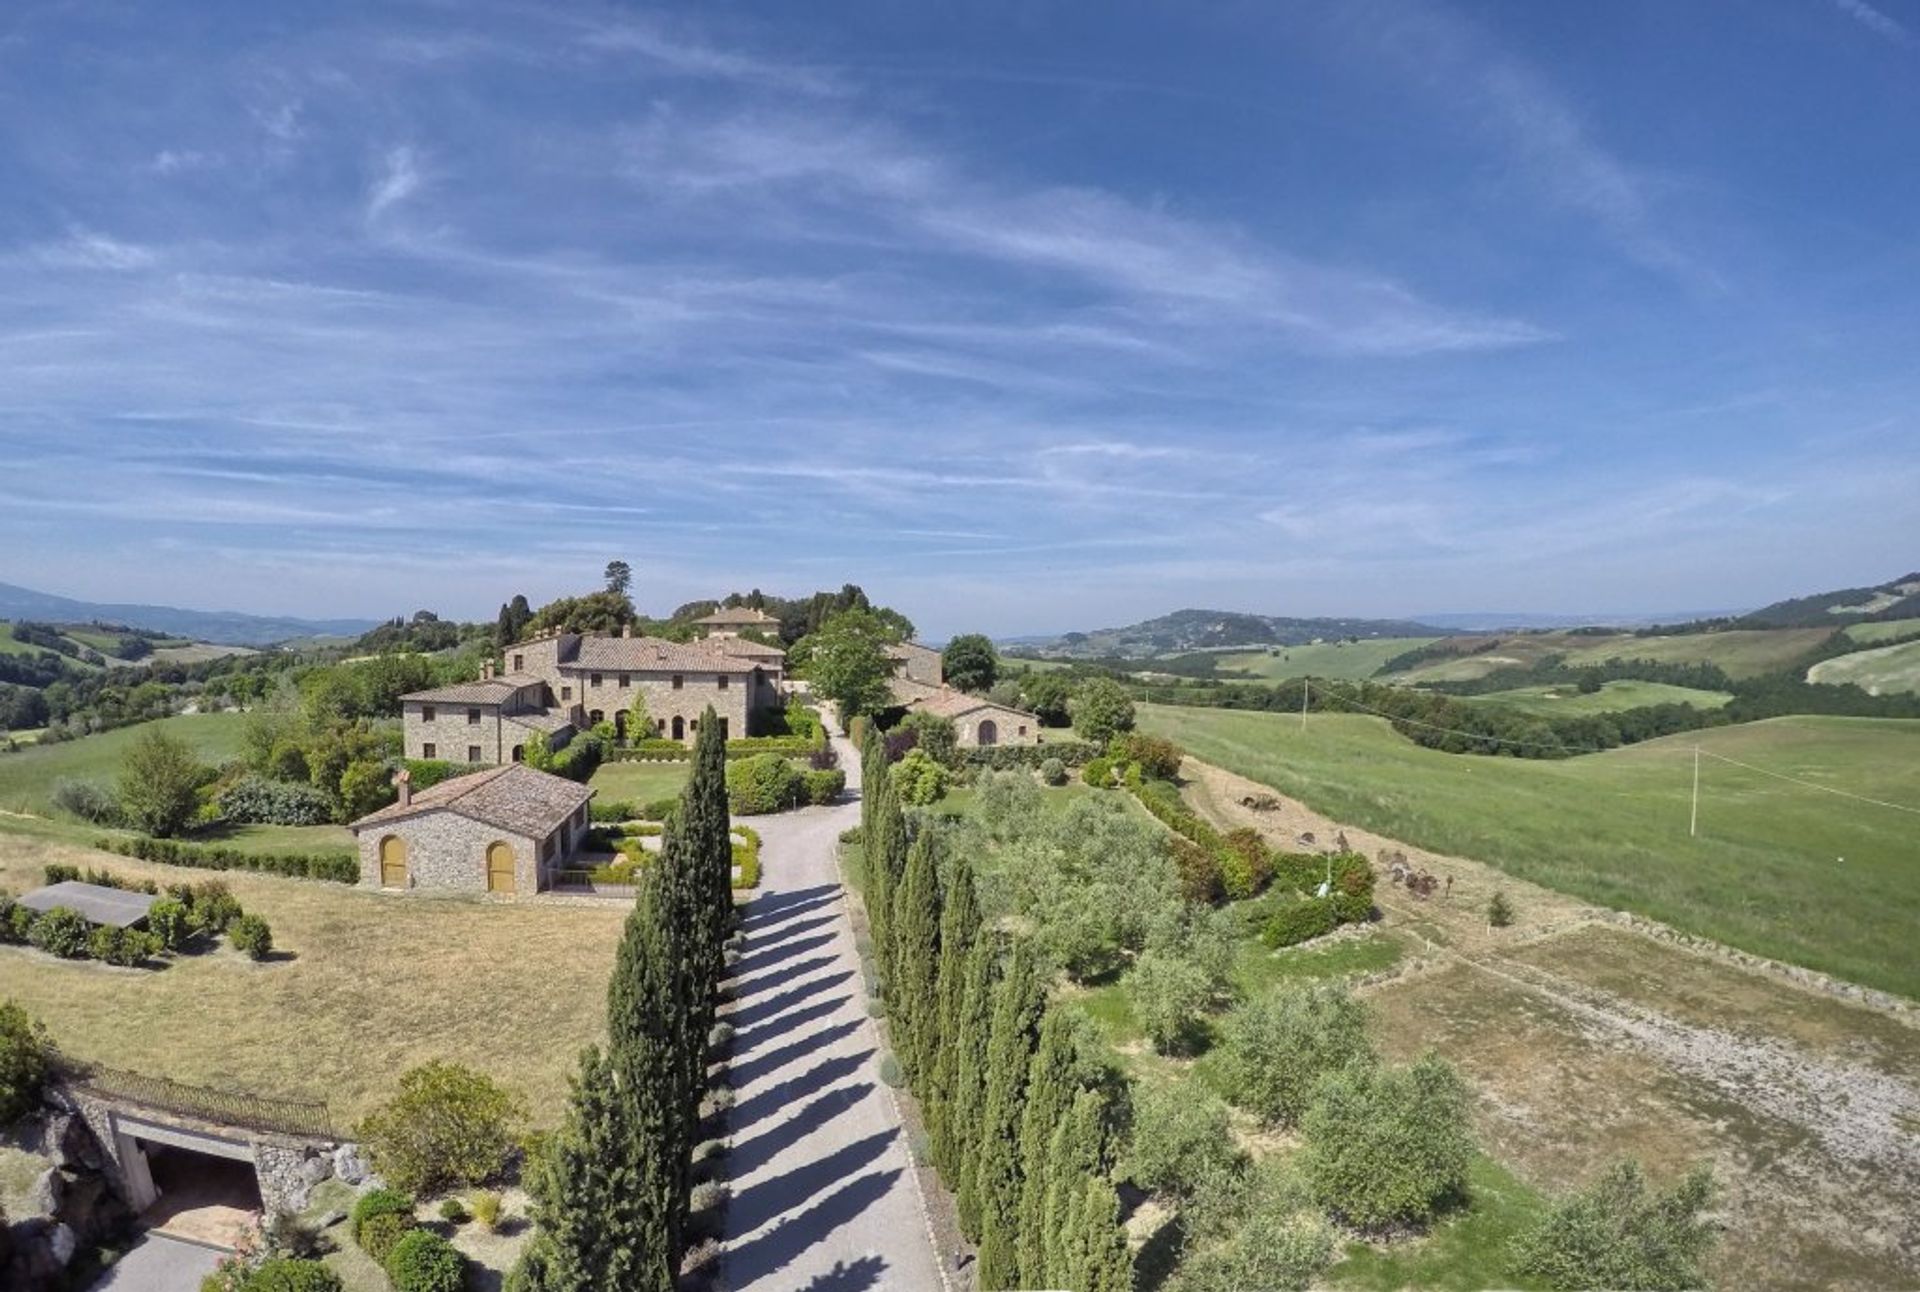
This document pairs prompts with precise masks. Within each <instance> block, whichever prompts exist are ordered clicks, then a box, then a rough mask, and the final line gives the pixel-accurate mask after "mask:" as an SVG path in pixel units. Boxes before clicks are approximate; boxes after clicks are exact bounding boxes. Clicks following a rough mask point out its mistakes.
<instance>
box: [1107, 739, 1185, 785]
mask: <svg viewBox="0 0 1920 1292" xmlns="http://www.w3.org/2000/svg"><path fill="white" fill-rule="evenodd" d="M1110 752H1111V753H1112V754H1113V756H1114V757H1115V758H1117V759H1119V760H1120V761H1122V762H1128V763H1138V764H1139V765H1140V770H1141V772H1142V773H1143V774H1145V775H1147V776H1150V777H1152V778H1153V779H1155V780H1161V781H1171V780H1177V779H1178V778H1179V776H1180V762H1181V760H1182V759H1184V758H1185V757H1186V756H1187V751H1186V750H1184V749H1182V748H1180V746H1178V745H1176V744H1174V743H1173V742H1172V741H1171V740H1168V739H1167V738H1166V737H1164V736H1149V735H1146V734H1145V733H1144V732H1139V731H1131V732H1128V733H1127V734H1126V735H1124V736H1118V737H1116V738H1115V739H1114V742H1113V747H1112V749H1111V750H1110Z"/></svg>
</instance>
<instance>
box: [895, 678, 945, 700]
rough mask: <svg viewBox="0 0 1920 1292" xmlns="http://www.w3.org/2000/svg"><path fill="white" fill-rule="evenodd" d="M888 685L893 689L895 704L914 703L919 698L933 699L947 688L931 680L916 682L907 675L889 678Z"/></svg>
mask: <svg viewBox="0 0 1920 1292" xmlns="http://www.w3.org/2000/svg"><path fill="white" fill-rule="evenodd" d="M887 686H888V687H889V688H890V689H891V690H892V691H893V702H894V703H895V704H913V703H914V702H915V701H918V700H927V699H931V698H932V697H934V696H936V695H938V694H940V692H941V691H942V690H944V689H945V688H943V687H938V686H935V685H934V684H933V683H931V682H916V681H914V680H913V679H912V678H910V677H907V676H905V675H902V676H900V677H890V678H888V679H887Z"/></svg>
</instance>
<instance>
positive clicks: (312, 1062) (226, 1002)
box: [0, 834, 626, 1126]
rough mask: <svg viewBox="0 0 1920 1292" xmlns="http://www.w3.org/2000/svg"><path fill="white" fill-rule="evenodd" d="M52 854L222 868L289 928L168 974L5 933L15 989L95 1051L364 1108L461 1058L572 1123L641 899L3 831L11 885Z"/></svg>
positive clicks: (115, 1059)
mask: <svg viewBox="0 0 1920 1292" xmlns="http://www.w3.org/2000/svg"><path fill="white" fill-rule="evenodd" d="M49 861H64V862H72V863H75V864H78V865H92V866H101V867H104V868H106V869H108V870H111V871H113V872H114V873H115V874H118V875H123V876H126V877H129V878H152V879H155V880H158V881H160V882H161V883H179V882H183V881H184V882H193V883H197V882H201V881H204V880H208V879H215V878H217V879H220V880H222V881H223V882H224V883H226V884H227V886H228V887H229V888H231V889H232V890H233V893H234V896H235V897H237V898H239V900H240V902H241V904H242V905H243V906H245V907H246V909H247V910H249V911H251V912H254V913H256V914H258V915H260V916H262V917H264V918H265V919H266V920H267V922H268V923H269V924H270V925H271V926H272V927H273V942H274V948H275V955H274V957H273V959H271V960H269V961H268V962H266V963H264V964H254V963H253V962H252V961H250V960H247V959H246V958H245V957H244V956H241V955H238V954H237V953H235V952H233V951H231V950H229V949H226V948H225V947H224V946H223V947H222V948H221V949H219V950H217V951H213V952H209V953H206V954H201V955H191V956H182V957H179V958H177V959H175V960H173V961H171V962H170V963H168V964H167V965H166V967H165V968H162V969H157V970H147V969H114V968H110V967H107V966H105V965H100V964H97V963H94V962H91V961H67V960H56V959H54V958H53V957H51V956H48V955H45V954H43V953H41V952H38V951H33V950H30V949H28V948H25V947H19V946H0V999H4V998H8V997H11V998H13V999H15V1000H18V1001H19V1002H20V1003H21V1004H22V1005H24V1006H26V1008H27V1009H28V1010H29V1011H30V1012H32V1013H33V1014H34V1015H36V1016H37V1017H39V1018H40V1019H42V1020H44V1021H45V1023H46V1024H47V1027H48V1029H49V1030H50V1031H51V1033H52V1035H53V1039H54V1041H55V1042H56V1043H57V1044H58V1045H59V1046H60V1047H61V1048H62V1049H64V1050H66V1051H67V1052H69V1053H71V1054H73V1055H75V1056H77V1057H79V1058H83V1059H90V1060H93V1061H95V1062H99V1063H105V1064H108V1065H110V1066H114V1067H122V1068H127V1069H131V1070H133V1071H136V1072H144V1073H152V1074H155V1075H159V1076H166V1077H172V1078H174V1079H176V1080H180V1081H187V1082H192V1083H194V1084H197V1085H207V1086H217V1087H223V1088H227V1089H233V1090H242V1091H253V1092H257V1093H261V1094H272V1095H281V1096H287V1097H292V1098H302V1099H324V1100H326V1101H327V1102H328V1103H329V1104H330V1105H331V1107H332V1110H333V1113H334V1117H335V1119H336V1120H337V1121H342V1122H347V1121H352V1120H354V1119H356V1118H358V1117H359V1116H361V1115H362V1114H364V1113H366V1112H367V1111H368V1110H369V1109H371V1108H372V1107H373V1106H375V1105H376V1104H378V1103H380V1102H382V1101H383V1100H385V1099H386V1098H388V1097H389V1096H390V1095H391V1094H392V1093H393V1089H394V1081H395V1078H397V1077H398V1076H399V1074H400V1073H401V1072H403V1071H405V1070H406V1069H407V1068H410V1067H412V1066H414V1065H415V1064H419V1063H424V1062H427V1061H428V1060H431V1059H453V1060H457V1061H459V1062H462V1063H467V1064H470V1065H472V1066H474V1067H477V1068H480V1069H482V1070H484V1071H486V1072H488V1073H490V1074H491V1075H492V1076H494V1077H496V1078H498V1079H500V1080H502V1081H504V1082H506V1083H508V1084H510V1085H512V1086H515V1087H517V1088H518V1089H519V1090H521V1091H522V1092H523V1093H525V1094H526V1095H527V1096H528V1097H529V1100H530V1102H531V1104H532V1109H533V1114H534V1119H535V1121H536V1122H538V1123H540V1124H542V1125H546V1126H551V1125H553V1124H554V1123H555V1122H557V1120H558V1118H559V1113H560V1111H561V1107H562V1105H563V1102H564V1098H565V1094H566V1085H567V1077H568V1075H569V1074H570V1073H571V1072H572V1071H573V1067H574V1061H575V1059H576V1057H577V1055H578V1051H579V1048H580V1047H581V1046H583V1045H586V1044H587V1043H589V1042H591V1041H596V1040H598V1039H599V1038H600V1036H601V1033H602V1029H603V1027H604V1011H605V1007H606V1001H605V983H606V981H607V976H608V974H609V973H610V972H611V971H612V966H613V954H614V948H615V946H616V945H617V944H618V942H619V939H620V930H621V923H622V921H623V919H624V918H625V915H626V911H625V908H624V907H623V906H622V905H621V904H619V903H609V904H606V905H605V906H600V905H592V906H583V905H565V904H559V903H552V904H548V903H536V902H489V901H485V900H482V899H463V898H417V897H400V896H395V895H393V894H381V893H367V892H360V891H358V890H356V889H353V888H349V887H346V886H344V885H341V884H329V883H321V882H318V881H314V880H303V879H281V878H277V877H274V876H267V875H252V874H245V873H232V872H230V873H227V874H222V875H217V876H216V875H210V874H209V873H208V872H206V871H203V870H185V869H181V868H179V867H174V866H161V865H153V864H149V863H145V862H139V861H134V860H132V859H130V858H126V857H117V856H113V855H111V854H105V853H98V852H94V851H92V850H90V849H86V848H79V847H72V846H68V845H64V844H60V843H48V842H44V841H41V840H36V839H32V838H25V837H20V836H15V835H11V834H0V888H3V889H6V890H8V891H10V892H14V893H20V892H23V891H25V890H27V889H30V888H35V887H38V886H39V884H40V882H41V873H40V872H41V867H42V866H44V865H45V864H46V863H47V862H49Z"/></svg>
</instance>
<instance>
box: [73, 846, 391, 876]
mask: <svg viewBox="0 0 1920 1292" xmlns="http://www.w3.org/2000/svg"><path fill="white" fill-rule="evenodd" d="M93 846H94V847H96V848H98V849H100V850H101V851H102V852H117V853H119V854H120V855H121V856H122V857H133V858H136V859H138V860H140V861H157V862H161V863H163V864H165V865H168V866H188V867H192V868H193V869H195V870H251V871H255V872H257V873H259V874H263V875H285V876H288V877H290V878H293V879H324V880H329V881H331V882H333V883H336V884H357V883H359V882H360V859H359V858H358V857H356V856H355V855H354V854H352V853H350V852H304V853H303V852H248V851H246V850H245V849H244V848H230V847H227V846H225V845H222V844H204V845H203V844H192V843H182V842H181V841H180V840H178V839H155V838H153V837H151V836H148V835H141V836H138V837H136V838H132V839H120V838H106V837H103V838H99V839H95V840H94V841H93Z"/></svg>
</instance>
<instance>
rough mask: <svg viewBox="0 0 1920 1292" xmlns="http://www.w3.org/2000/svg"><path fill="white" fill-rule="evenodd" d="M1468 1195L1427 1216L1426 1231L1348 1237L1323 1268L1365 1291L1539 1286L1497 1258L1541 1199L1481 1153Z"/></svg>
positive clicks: (1537, 1211) (1455, 1291) (1541, 1207)
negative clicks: (1336, 1259) (1390, 1238)
mask: <svg viewBox="0 0 1920 1292" xmlns="http://www.w3.org/2000/svg"><path fill="white" fill-rule="evenodd" d="M1467 1190H1468V1195H1469V1197H1470V1198H1471V1202H1470V1203H1469V1204H1468V1205H1467V1206H1466V1207H1465V1208H1463V1209H1461V1210H1459V1211H1455V1212H1452V1213H1450V1214H1448V1215H1446V1216H1443V1217H1442V1218H1441V1219H1439V1220H1437V1221H1435V1222H1434V1224H1433V1227H1432V1228H1431V1229H1430V1230H1428V1231H1427V1232H1426V1233H1424V1234H1422V1235H1420V1236H1418V1237H1416V1238H1411V1239H1403V1240H1401V1241H1398V1242H1392V1243H1382V1244H1378V1245H1374V1244H1369V1243H1358V1242H1356V1243H1349V1244H1348V1245H1347V1249H1346V1256H1345V1258H1344V1259H1343V1260H1341V1261H1340V1263H1339V1264H1337V1265H1335V1266H1334V1267H1333V1268H1332V1269H1331V1270H1329V1271H1328V1272H1327V1278H1328V1280H1329V1281H1331V1283H1332V1284H1333V1286H1335V1287H1342V1288H1363V1289H1367V1290H1368V1292H1399V1289H1401V1288H1421V1289H1430V1290H1431V1292H1479V1289H1481V1288H1485V1287H1503V1288H1530V1287H1535V1286H1538V1285H1537V1284H1533V1283H1528V1282H1526V1281H1525V1280H1522V1279H1517V1278H1515V1277H1514V1276H1513V1275H1512V1274H1510V1273H1508V1272H1507V1271H1506V1270H1505V1268H1504V1266H1505V1264H1506V1262H1507V1252H1508V1248H1509V1245H1510V1244H1511V1243H1512V1241H1513V1239H1514V1237H1515V1236H1516V1235H1518V1234H1519V1233H1521V1232H1522V1231H1523V1230H1525V1229H1527V1228H1528V1227H1530V1226H1531V1225H1532V1224H1533V1223H1534V1222H1535V1221H1537V1220H1538V1219H1539V1218H1540V1217H1541V1216H1543V1215H1545V1214H1546V1210H1547V1200H1546V1199H1545V1198H1544V1197H1542V1196H1541V1195H1540V1193H1539V1192H1538V1191H1537V1190H1535V1189H1531V1188H1529V1187H1528V1186H1527V1184H1526V1183H1525V1182H1524V1181H1522V1180H1521V1179H1520V1178H1519V1177H1517V1176H1515V1175H1514V1174H1513V1173H1512V1172H1511V1171H1509V1170H1507V1169H1506V1168H1505V1167H1503V1166H1501V1165H1500V1164H1499V1163H1498V1162H1496V1161H1494V1160H1493V1159H1492V1158H1490V1157H1487V1156H1486V1155H1484V1154H1475V1155H1474V1159H1473V1164H1472V1166H1470V1167H1469V1168H1468V1171H1467Z"/></svg>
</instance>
